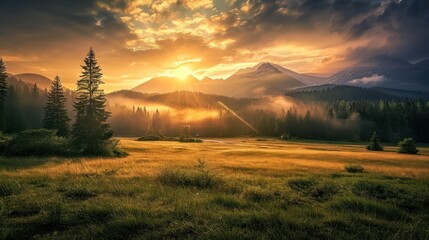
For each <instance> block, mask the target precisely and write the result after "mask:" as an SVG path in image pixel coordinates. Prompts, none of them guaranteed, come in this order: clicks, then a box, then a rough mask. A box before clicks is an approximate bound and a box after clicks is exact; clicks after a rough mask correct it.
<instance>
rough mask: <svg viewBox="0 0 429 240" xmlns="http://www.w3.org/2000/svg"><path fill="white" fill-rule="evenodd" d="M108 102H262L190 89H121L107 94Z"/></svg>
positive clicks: (208, 105)
mask: <svg viewBox="0 0 429 240" xmlns="http://www.w3.org/2000/svg"><path fill="white" fill-rule="evenodd" d="M107 100H108V101H109V103H110V104H119V105H128V106H132V105H135V106H146V105H153V104H159V105H163V106H168V107H171V108H221V106H220V105H219V103H218V102H223V103H224V104H226V105H228V106H234V107H235V108H241V107H246V106H250V105H253V104H258V103H262V102H264V100H263V99H252V98H232V97H227V96H220V95H214V94H205V93H198V92H190V91H175V92H170V93H164V94H144V93H140V92H136V91H131V90H121V91H117V92H113V93H109V94H107Z"/></svg>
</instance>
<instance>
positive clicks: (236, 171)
mask: <svg viewBox="0 0 429 240" xmlns="http://www.w3.org/2000/svg"><path fill="white" fill-rule="evenodd" d="M120 140H121V146H122V148H123V149H125V150H126V151H128V153H129V156H127V157H124V158H116V159H115V158H108V159H102V158H73V159H70V158H55V157H51V158H31V157H26V158H17V157H16V158H5V157H2V158H0V239H30V238H34V239H161V238H163V239H429V147H427V146H419V149H420V152H419V154H418V155H407V154H399V153H397V152H396V150H397V147H395V146H387V147H385V151H383V152H371V151H368V150H366V149H365V145H364V144H363V143H347V142H341V143H340V142H334V143H332V142H321V141H314V142H310V141H281V140H277V139H256V138H229V139H205V140H204V142H203V143H180V142H172V141H154V142H149V141H145V142H139V141H135V140H134V139H129V138H121V139H120ZM346 166H349V167H350V166H352V167H351V168H349V169H351V170H350V171H347V170H346V169H345V168H346ZM353 166H361V167H363V168H364V171H363V172H360V171H359V169H358V168H356V167H353ZM353 169H358V170H357V171H356V172H353Z"/></svg>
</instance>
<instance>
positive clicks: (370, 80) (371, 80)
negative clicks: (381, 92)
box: [350, 74, 386, 85]
mask: <svg viewBox="0 0 429 240" xmlns="http://www.w3.org/2000/svg"><path fill="white" fill-rule="evenodd" d="M385 80H386V77H385V76H383V75H378V74H373V75H371V76H368V77H363V78H358V79H353V80H351V81H350V83H351V84H364V85H374V84H376V83H380V82H383V81H385Z"/></svg>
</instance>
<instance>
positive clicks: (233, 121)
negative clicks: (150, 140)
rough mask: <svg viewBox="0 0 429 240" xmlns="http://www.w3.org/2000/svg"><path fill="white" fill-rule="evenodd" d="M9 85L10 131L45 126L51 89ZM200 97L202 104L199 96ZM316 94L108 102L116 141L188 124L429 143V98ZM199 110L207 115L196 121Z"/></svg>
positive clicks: (227, 130)
mask: <svg viewBox="0 0 429 240" xmlns="http://www.w3.org/2000/svg"><path fill="white" fill-rule="evenodd" d="M8 83H9V88H8V96H7V99H6V101H5V123H6V124H5V132H7V133H16V132H19V131H22V130H24V129H37V128H41V127H42V126H43V124H42V120H43V114H44V107H45V105H46V101H47V94H48V93H47V90H42V89H39V88H38V87H37V85H29V84H27V83H25V82H22V81H20V80H18V79H15V78H13V77H9V78H8ZM319 92H320V94H321V95H322V96H327V95H329V94H326V92H325V90H320V91H319ZM127 94H132V92H131V93H127ZM134 94H136V95H137V98H138V97H141V96H140V94H138V93H134ZM114 95H115V93H112V94H109V95H108V96H110V98H109V99H112V98H113V96H114ZM65 96H66V98H67V101H66V108H67V110H68V115H69V116H70V117H71V118H72V121H73V119H74V112H73V100H74V98H75V94H74V93H73V92H72V91H69V90H66V91H65ZM191 96H193V97H191ZM195 96H197V100H195V99H194V97H195ZM341 96H342V95H341ZM341 96H340V97H341ZM348 96H350V95H348ZM316 97H317V95H316V93H314V92H312V99H311V100H307V101H305V103H306V104H302V103H297V104H296V105H293V106H291V107H290V108H287V109H282V110H281V111H280V112H276V111H274V110H273V109H271V108H270V107H267V108H264V104H267V101H265V100H264V99H260V100H256V99H234V98H228V97H221V96H212V95H207V94H198V93H191V92H176V93H171V94H163V95H152V96H150V97H148V98H147V99H145V100H147V101H148V102H151V103H154V104H158V105H160V106H161V107H160V108H159V109H157V108H156V107H153V106H152V107H150V108H149V107H147V106H145V105H144V103H140V105H135V106H132V107H130V106H126V105H123V104H119V103H118V102H120V101H115V103H114V104H112V103H110V102H109V101H108V102H107V108H106V109H107V110H108V111H109V112H111V113H112V116H111V117H110V118H109V119H108V123H109V124H110V125H111V127H112V129H113V130H114V133H115V135H116V136H131V137H139V136H143V135H145V134H148V133H157V134H161V135H165V136H179V135H180V134H181V132H182V129H183V127H184V126H189V127H190V130H191V133H192V134H193V135H196V134H198V135H199V136H202V137H234V136H246V135H262V136H275V137H279V136H281V135H283V134H285V136H287V137H290V138H293V137H298V138H308V139H324V140H349V141H367V140H369V139H370V137H371V134H372V133H373V132H374V131H377V133H378V135H379V137H380V139H381V140H382V141H385V142H392V143H397V142H398V141H399V140H400V139H403V138H404V137H413V138H414V139H416V140H417V141H419V142H429V129H428V128H427V126H426V124H427V123H428V122H429V102H428V101H425V100H415V99H404V98H402V99H401V98H397V99H391V98H390V99H387V100H380V99H374V98H373V97H374V95H370V98H369V99H368V98H367V97H365V95H364V96H362V95H361V96H360V98H361V99H362V100H338V99H339V97H335V98H334V97H332V95H331V97H332V98H331V99H329V100H327V99H325V100H323V101H320V100H319V101H316V100H315V99H317V98H316ZM296 98H298V97H296ZM218 100H222V102H225V103H226V104H227V106H228V107H229V108H230V109H231V110H233V111H234V112H235V113H236V114H237V115H239V116H241V117H242V118H243V119H244V120H245V121H246V122H248V123H249V124H250V125H251V126H253V127H254V128H255V129H256V130H257V132H255V131H254V130H252V129H251V128H249V127H248V126H246V124H244V123H243V122H242V121H240V120H239V119H238V118H237V117H236V116H235V115H234V114H233V113H232V112H231V111H230V110H227V109H224V108H222V106H221V105H219V104H218ZM152 105H153V104H152ZM162 106H168V108H165V107H162ZM177 112H180V114H177ZM196 112H200V113H201V114H200V115H203V116H202V117H201V116H200V117H198V118H195V117H194V116H195V113H196ZM204 114H207V116H204Z"/></svg>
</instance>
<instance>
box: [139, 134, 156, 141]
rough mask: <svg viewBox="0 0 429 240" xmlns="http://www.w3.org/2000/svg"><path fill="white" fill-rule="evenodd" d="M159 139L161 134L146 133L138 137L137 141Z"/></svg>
mask: <svg viewBox="0 0 429 240" xmlns="http://www.w3.org/2000/svg"><path fill="white" fill-rule="evenodd" d="M159 140H161V136H159V135H155V134H148V135H146V136H143V137H140V138H138V139H137V141H159Z"/></svg>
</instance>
